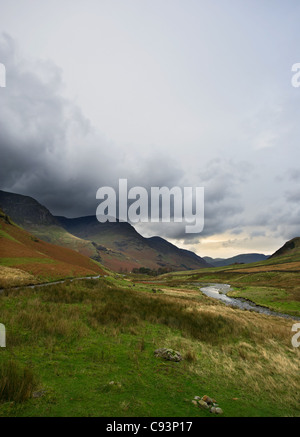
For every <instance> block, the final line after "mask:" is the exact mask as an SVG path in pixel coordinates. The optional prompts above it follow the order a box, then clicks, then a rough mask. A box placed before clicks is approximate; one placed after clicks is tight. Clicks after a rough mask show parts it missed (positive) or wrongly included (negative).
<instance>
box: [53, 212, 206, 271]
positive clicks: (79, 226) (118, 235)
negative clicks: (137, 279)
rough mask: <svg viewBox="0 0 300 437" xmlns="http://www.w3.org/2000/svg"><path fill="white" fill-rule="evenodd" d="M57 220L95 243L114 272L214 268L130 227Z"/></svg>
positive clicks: (92, 219) (83, 219) (88, 219)
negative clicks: (139, 268)
mask: <svg viewBox="0 0 300 437" xmlns="http://www.w3.org/2000/svg"><path fill="white" fill-rule="evenodd" d="M56 219H57V220H58V222H59V223H60V224H61V226H63V227H64V228H65V229H66V230H67V231H68V232H70V233H72V234H73V235H76V236H77V237H80V238H82V239H88V240H90V241H93V243H95V244H96V247H97V249H98V251H99V255H100V257H101V261H102V263H103V264H104V265H107V266H108V267H110V268H112V269H117V268H118V265H119V268H120V266H121V267H122V268H123V269H126V270H128V271H130V270H131V269H132V268H135V267H148V268H151V269H158V268H160V267H166V268H169V269H172V270H192V269H199V268H204V267H210V265H209V264H208V263H206V261H204V260H203V259H202V258H201V257H199V256H198V255H196V254H195V253H193V252H190V251H188V250H184V249H179V248H178V247H177V246H175V245H174V244H171V243H169V242H168V241H166V240H164V239H163V238H160V237H151V238H145V237H143V236H142V235H140V234H139V233H138V232H137V231H136V230H135V229H134V227H133V226H131V225H130V224H129V223H125V222H116V223H110V222H107V223H99V222H98V220H97V219H96V217H95V216H89V217H80V218H75V219H67V218H65V217H56Z"/></svg>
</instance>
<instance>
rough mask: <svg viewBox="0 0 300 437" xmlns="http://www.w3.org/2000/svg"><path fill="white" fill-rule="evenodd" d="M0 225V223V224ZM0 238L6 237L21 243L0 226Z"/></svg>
mask: <svg viewBox="0 0 300 437" xmlns="http://www.w3.org/2000/svg"><path fill="white" fill-rule="evenodd" d="M0 226H1V225H0ZM0 238H7V239H8V240H11V241H14V242H15V243H19V244H21V243H20V242H19V241H18V240H16V239H15V238H13V237H12V236H11V235H9V234H8V233H7V232H5V231H3V229H1V227H0Z"/></svg>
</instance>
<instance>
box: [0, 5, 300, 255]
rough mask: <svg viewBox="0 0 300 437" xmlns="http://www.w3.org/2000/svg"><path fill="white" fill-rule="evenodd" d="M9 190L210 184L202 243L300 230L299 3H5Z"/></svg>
mask: <svg viewBox="0 0 300 437" xmlns="http://www.w3.org/2000/svg"><path fill="white" fill-rule="evenodd" d="M0 11H1V14H0V63H3V64H4V65H5V67H6V88H0V154H1V161H0V189H3V190H7V191H13V192H17V193H21V194H26V195H31V196H33V197H34V198H36V199H37V200H39V201H40V202H41V203H42V204H44V205H46V206H47V207H48V208H49V209H50V211H51V212H52V213H54V214H59V215H65V216H69V217H76V216H81V215H88V214H89V215H90V214H95V212H96V208H97V205H98V204H99V202H98V201H97V200H96V191H97V189H98V188H99V187H101V186H104V185H108V186H113V187H116V186H117V184H118V180H119V178H128V183H129V185H130V186H135V185H140V186H143V187H146V188H147V189H149V188H150V187H151V186H168V187H169V188H171V187H173V186H180V187H184V186H204V188H205V226H204V230H203V232H202V233H201V234H198V235H195V234H194V235H193V234H189V235H188V234H185V227H184V224H183V225H180V224H168V225H166V224H161V223H158V224H157V223H155V224H150V223H149V224H139V225H137V226H136V228H137V230H138V231H139V232H140V233H142V234H143V235H145V236H152V235H160V236H162V237H165V238H167V239H169V240H170V241H172V242H174V243H175V244H177V245H179V246H180V247H184V248H186V249H191V250H194V251H195V252H196V253H198V254H199V255H200V256H205V255H209V256H213V257H229V256H233V255H236V254H238V253H248V252H261V253H267V254H268V253H272V252H273V251H275V250H276V249H278V247H280V246H281V245H282V244H283V243H284V242H285V241H286V240H288V239H290V238H293V237H295V236H300V166H299V162H300V152H299V140H300V88H294V87H293V86H292V84H291V79H292V75H293V73H292V71H291V69H292V65H293V64H295V63H299V62H300V49H299V48H300V33H299V22H300V2H299V1H298V0H288V1H284V0H280V1H279V0H85V1H83V0H60V1H58V0H51V1H50V0H48V1H46V0H44V1H40V0H10V1H8V0H0Z"/></svg>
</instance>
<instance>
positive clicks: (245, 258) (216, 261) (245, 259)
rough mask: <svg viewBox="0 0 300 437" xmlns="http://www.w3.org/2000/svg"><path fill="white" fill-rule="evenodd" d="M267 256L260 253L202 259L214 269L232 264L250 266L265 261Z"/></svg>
mask: <svg viewBox="0 0 300 437" xmlns="http://www.w3.org/2000/svg"><path fill="white" fill-rule="evenodd" d="M268 258H269V256H267V255H263V254H261V253H246V254H241V255H236V256H233V257H231V258H227V259H224V258H210V257H208V256H205V257H203V259H205V261H207V262H208V263H209V264H212V265H213V266H214V267H223V266H229V265H232V264H250V263H255V262H259V261H265V260H266V259H268Z"/></svg>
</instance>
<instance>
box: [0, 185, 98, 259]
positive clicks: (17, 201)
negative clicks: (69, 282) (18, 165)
mask: <svg viewBox="0 0 300 437" xmlns="http://www.w3.org/2000/svg"><path fill="white" fill-rule="evenodd" d="M0 208H2V210H3V211H4V212H5V213H6V214H8V215H9V216H10V217H11V218H12V220H13V221H14V222H15V223H17V224H18V225H19V226H22V228H24V229H26V230H27V231H28V232H31V233H32V234H33V235H35V236H36V237H38V238H40V239H41V240H44V241H47V242H48V243H52V244H56V245H58V246H63V247H67V248H69V249H72V250H76V251H77V252H80V253H81V254H83V255H85V256H88V257H90V258H93V259H95V260H96V261H100V259H99V257H98V252H97V250H96V249H95V247H94V246H93V244H92V243H91V242H90V241H86V240H83V239H80V238H78V237H75V236H74V235H72V234H70V233H69V232H67V231H66V230H65V229H64V228H62V227H61V225H60V223H59V222H58V221H57V220H56V218H55V217H54V216H53V215H52V214H51V212H50V211H49V210H48V209H47V208H46V207H45V206H43V205H41V204H40V203H39V202H38V201H37V200H35V199H33V198H32V197H29V196H23V195H21V194H15V193H8V192H6V191H1V190H0Z"/></svg>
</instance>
